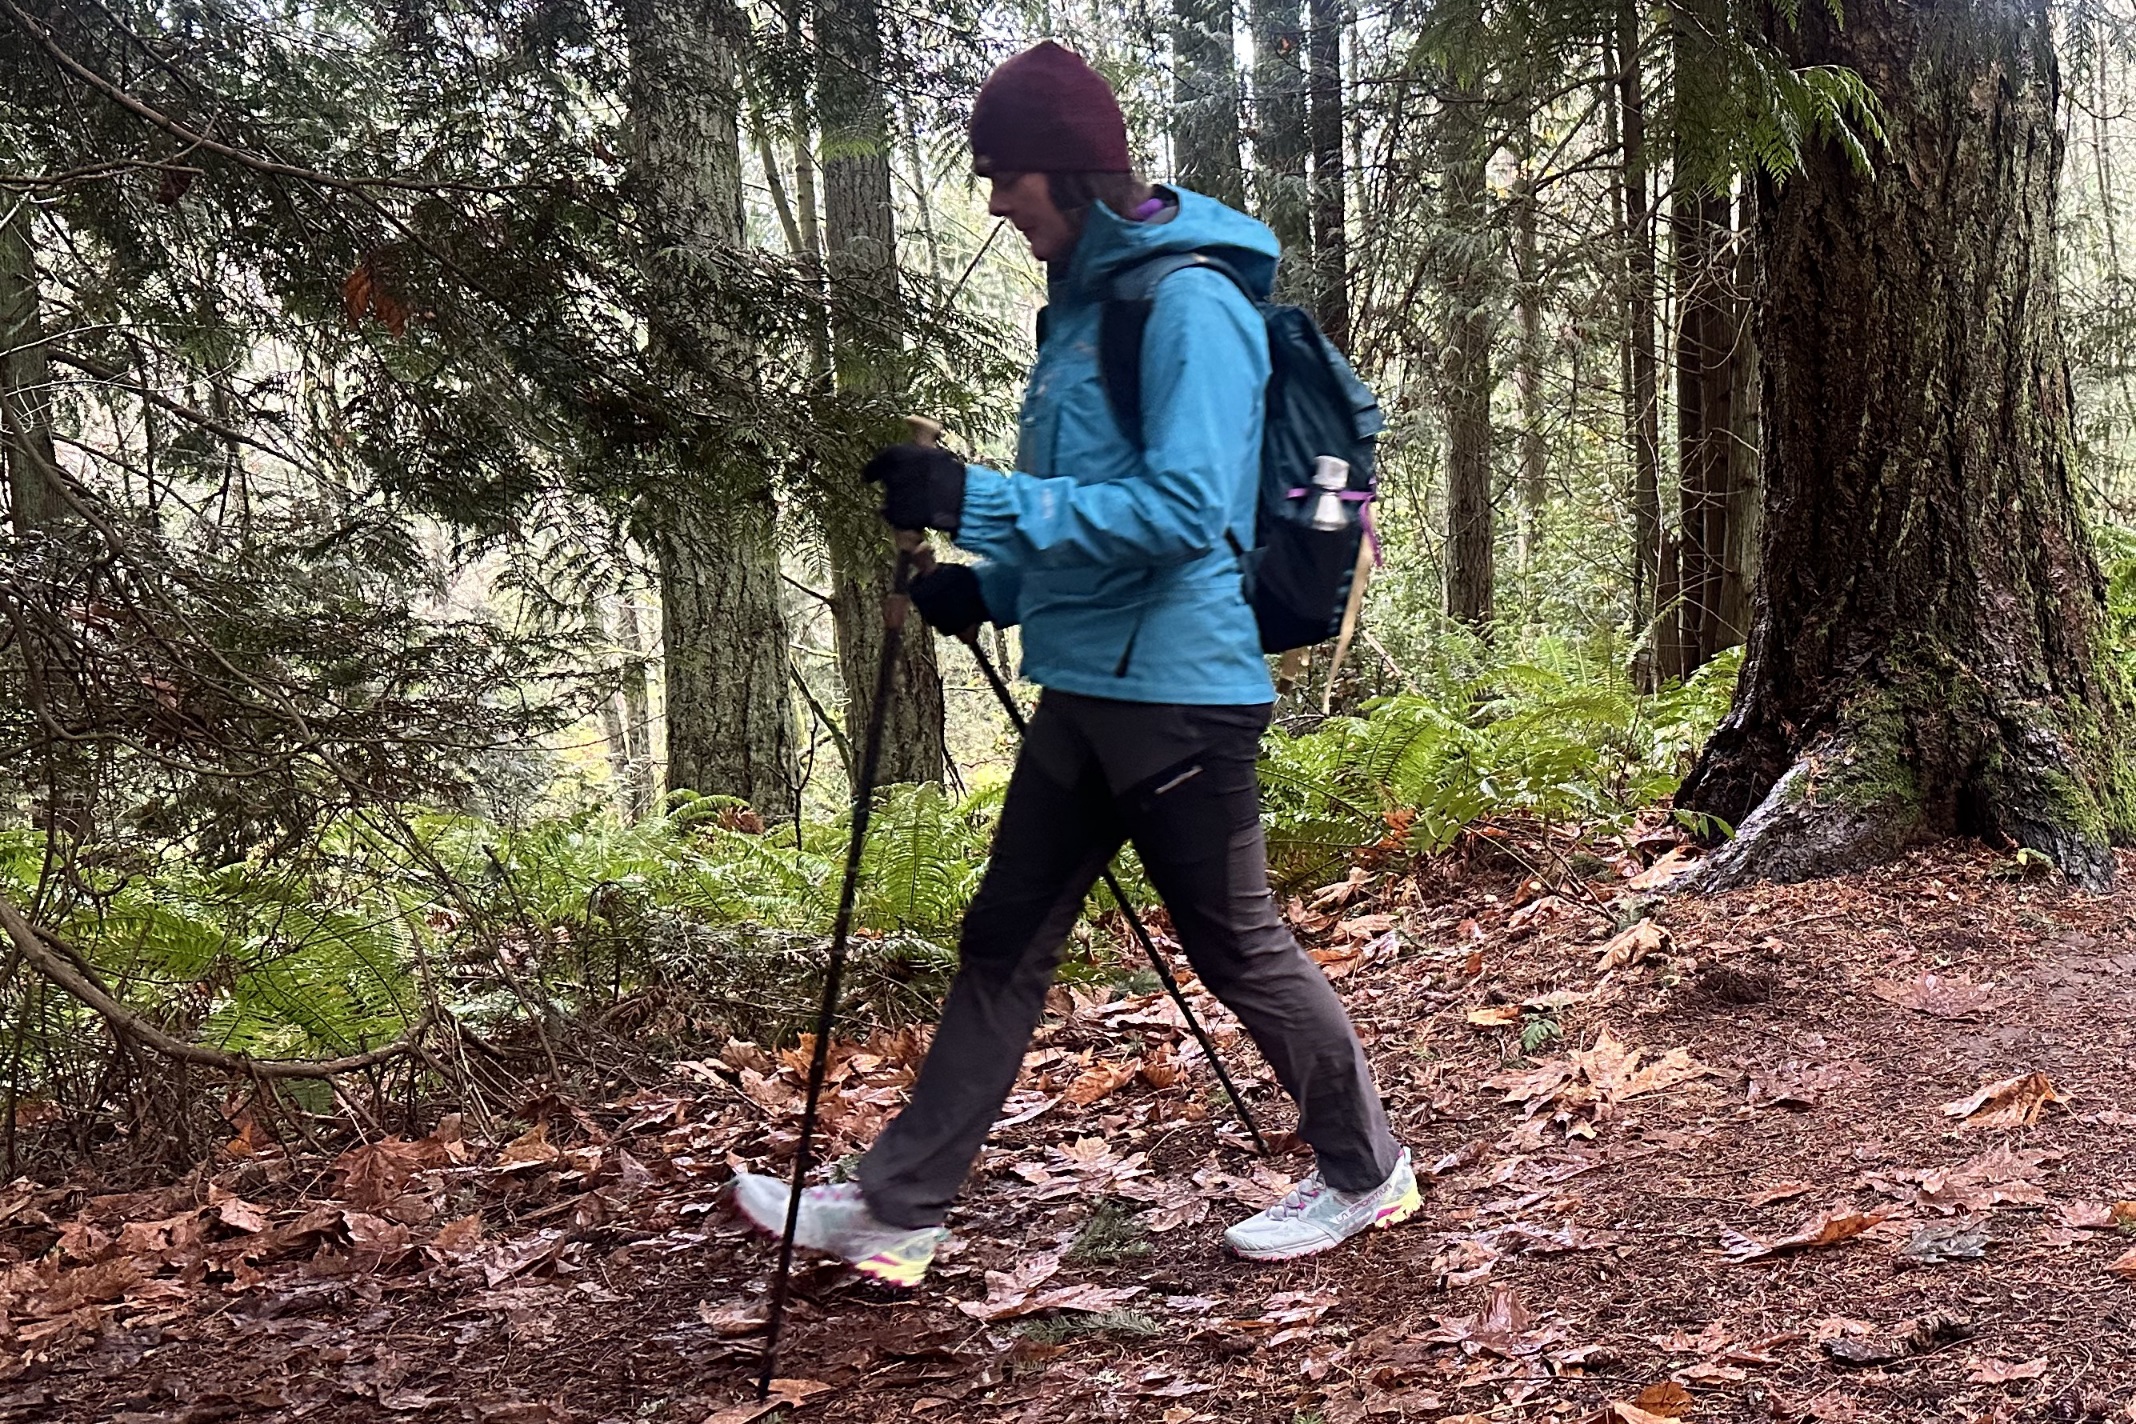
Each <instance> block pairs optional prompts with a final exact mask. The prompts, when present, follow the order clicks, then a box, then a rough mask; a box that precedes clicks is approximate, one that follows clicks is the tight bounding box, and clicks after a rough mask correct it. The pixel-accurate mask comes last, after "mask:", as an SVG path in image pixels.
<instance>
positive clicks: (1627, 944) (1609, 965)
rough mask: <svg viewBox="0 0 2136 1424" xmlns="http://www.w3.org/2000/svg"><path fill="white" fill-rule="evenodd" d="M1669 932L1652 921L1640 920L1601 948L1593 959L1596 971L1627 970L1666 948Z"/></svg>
mask: <svg viewBox="0 0 2136 1424" xmlns="http://www.w3.org/2000/svg"><path fill="white" fill-rule="evenodd" d="M1668 944H1669V932H1668V931H1667V930H1665V929H1663V928H1662V927H1661V926H1660V925H1657V924H1655V923H1654V922H1653V921H1652V920H1641V921H1640V922H1639V923H1638V924H1636V925H1633V926H1632V927H1631V928H1630V929H1628V930H1625V931H1624V932H1622V933H1621V934H1618V935H1617V936H1615V937H1614V938H1612V939H1611V940H1610V942H1609V943H1608V944H1605V945H1603V946H1602V948H1601V951H1600V952H1599V953H1598V954H1597V955H1596V957H1595V968H1597V969H1629V968H1631V967H1632V966H1633V965H1635V964H1637V963H1639V962H1640V961H1641V960H1643V959H1645V958H1646V957H1647V956H1648V955H1650V954H1659V953H1661V951H1662V950H1663V949H1665V948H1667V947H1668Z"/></svg>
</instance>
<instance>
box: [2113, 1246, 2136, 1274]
mask: <svg viewBox="0 0 2136 1424" xmlns="http://www.w3.org/2000/svg"><path fill="white" fill-rule="evenodd" d="M2107 1269H2108V1270H2109V1271H2112V1272H2113V1273H2114V1274H2115V1275H2117V1276H2119V1277H2121V1278H2122V1279H2123V1280H2128V1281H2136V1251H2125V1252H2123V1253H2122V1254H2121V1255H2119V1256H2116V1257H2115V1258H2114V1259H2113V1260H2112V1261H2111V1262H2109V1263H2108V1265H2107Z"/></svg>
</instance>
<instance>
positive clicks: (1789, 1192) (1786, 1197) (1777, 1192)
mask: <svg viewBox="0 0 2136 1424" xmlns="http://www.w3.org/2000/svg"><path fill="white" fill-rule="evenodd" d="M1816 1190H1817V1188H1816V1187H1814V1186H1812V1185H1811V1184H1810V1183H1808V1182H1787V1183H1784V1184H1783V1185H1781V1186H1777V1187H1772V1188H1769V1189H1768V1190H1766V1191H1762V1192H1760V1193H1758V1194H1757V1195H1756V1196H1754V1197H1752V1198H1751V1199H1750V1204H1751V1205H1752V1206H1772V1205H1774V1204H1776V1203H1779V1202H1784V1201H1793V1200H1794V1199H1795V1198H1796V1197H1800V1196H1808V1195H1809V1194H1810V1193H1811V1192H1814V1191H1816Z"/></svg>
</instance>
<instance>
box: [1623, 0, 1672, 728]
mask: <svg viewBox="0 0 2136 1424" xmlns="http://www.w3.org/2000/svg"><path fill="white" fill-rule="evenodd" d="M1615 58H1616V62H1617V101H1618V103H1617V112H1618V124H1619V132H1620V135H1621V138H1622V142H1623V146H1624V164H1623V193H1624V224H1625V226H1624V343H1625V362H1624V369H1625V386H1624V433H1625V438H1626V440H1627V442H1628V443H1629V444H1630V445H1631V447H1632V623H1633V632H1634V634H1635V635H1636V634H1640V633H1643V632H1646V631H1648V630H1649V628H1650V627H1651V625H1652V624H1653V621H1654V614H1655V610H1656V608H1657V606H1658V604H1657V601H1656V599H1655V593H1656V590H1657V585H1658V583H1659V573H1660V565H1661V488H1660V479H1661V475H1660V472H1661V426H1660V422H1661V412H1660V401H1659V395H1660V392H1659V389H1658V384H1657V379H1656V372H1655V364H1656V363H1655V356H1654V209H1653V202H1652V195H1651V193H1650V192H1649V183H1648V176H1647V146H1646V76H1645V61H1644V59H1643V58H1642V57H1641V52H1640V37H1639V11H1638V9H1637V7H1635V6H1634V5H1633V4H1632V3H1631V0H1624V3H1623V4H1622V5H1621V6H1620V7H1619V8H1618V11H1617V37H1616V45H1615ZM1653 680H1654V675H1653V667H1652V658H1651V653H1649V656H1648V659H1647V662H1646V665H1645V667H1644V668H1643V669H1642V670H1641V676H1640V678H1639V681H1640V682H1641V684H1642V685H1643V686H1646V687H1652V685H1653Z"/></svg>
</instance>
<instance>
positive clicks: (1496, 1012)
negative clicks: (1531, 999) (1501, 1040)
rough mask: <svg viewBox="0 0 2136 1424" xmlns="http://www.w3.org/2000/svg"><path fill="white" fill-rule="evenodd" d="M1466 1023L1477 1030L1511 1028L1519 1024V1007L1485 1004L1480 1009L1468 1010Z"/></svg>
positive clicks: (1514, 1005) (1516, 1005)
mask: <svg viewBox="0 0 2136 1424" xmlns="http://www.w3.org/2000/svg"><path fill="white" fill-rule="evenodd" d="M1468 1021H1469V1022H1470V1023H1472V1024H1474V1025H1476V1027H1478V1028H1511V1027H1513V1025H1515V1024H1517V1023H1519V1022H1520V1005H1518V1004H1486V1005H1484V1006H1483V1007H1482V1008H1480V1009H1470V1010H1469V1012H1468Z"/></svg>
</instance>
